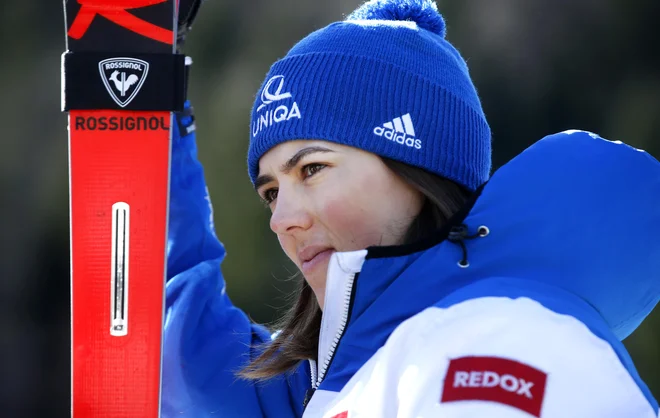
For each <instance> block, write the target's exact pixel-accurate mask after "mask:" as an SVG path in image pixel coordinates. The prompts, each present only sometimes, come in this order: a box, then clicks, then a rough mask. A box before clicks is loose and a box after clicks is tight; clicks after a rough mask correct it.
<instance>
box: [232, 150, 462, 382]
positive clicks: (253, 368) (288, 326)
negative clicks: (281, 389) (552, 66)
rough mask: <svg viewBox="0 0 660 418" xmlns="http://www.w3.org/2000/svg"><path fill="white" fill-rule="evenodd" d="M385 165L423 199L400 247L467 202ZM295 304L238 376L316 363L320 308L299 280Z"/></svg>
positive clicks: (454, 188)
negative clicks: (260, 351) (313, 361)
mask: <svg viewBox="0 0 660 418" xmlns="http://www.w3.org/2000/svg"><path fill="white" fill-rule="evenodd" d="M382 159H383V162H384V163H385V165H386V166H387V167H388V168H389V169H390V170H392V171H393V172H394V173H395V174H397V175H399V176H400V177H401V178H402V179H403V180H404V181H406V182H407V183H408V184H410V185H411V186H412V187H414V188H415V189H417V190H418V191H419V192H421V193H422V194H423V195H424V196H425V199H424V203H423V205H422V209H421V210H420V213H419V214H418V215H417V217H416V218H415V219H414V220H413V222H412V223H411V225H410V227H409V228H408V231H407V232H406V234H405V235H404V237H403V240H402V241H403V242H402V244H407V243H411V242H415V241H418V240H420V239H423V238H426V237H428V236H430V235H431V234H433V232H435V231H437V229H439V228H440V227H442V226H443V225H444V224H446V223H447V220H448V219H449V218H450V217H451V216H452V215H453V214H454V213H456V212H457V211H458V210H459V209H460V208H461V207H462V206H463V205H464V204H465V203H466V201H467V200H468V198H469V196H470V192H469V191H468V190H467V189H465V188H464V187H462V186H460V185H459V184H457V183H454V182H453V181H450V180H447V179H445V178H443V177H440V176H437V175H435V174H431V173H429V172H428V171H425V170H423V169H421V168H417V167H413V166H410V165H407V164H404V163H401V162H398V161H394V160H390V159H388V158H382ZM293 296H294V299H295V303H294V304H293V305H292V307H291V308H290V309H289V310H288V311H287V312H286V313H285V315H284V316H283V317H282V318H281V319H280V320H279V321H278V322H277V323H275V324H274V326H273V329H274V330H279V334H278V335H277V337H276V338H275V339H274V340H273V341H272V342H269V343H267V344H264V345H263V346H262V347H260V348H261V349H262V350H263V351H262V353H261V354H260V355H259V356H258V357H257V358H256V359H254V360H253V361H252V362H251V363H249V364H248V365H247V366H246V367H245V368H244V369H243V370H241V371H240V372H239V373H238V376H239V377H242V378H245V379H249V380H267V379H270V378H272V377H275V376H277V375H280V374H283V373H286V372H290V371H293V370H295V368H296V367H297V366H298V364H300V362H301V361H304V360H309V359H314V360H315V359H316V357H317V352H318V341H319V333H320V328H321V308H320V306H319V304H318V301H317V300H316V296H315V295H314V292H312V288H311V287H309V285H308V284H307V282H306V281H305V280H304V278H302V277H300V278H299V284H298V288H297V289H296V291H295V292H294V294H293Z"/></svg>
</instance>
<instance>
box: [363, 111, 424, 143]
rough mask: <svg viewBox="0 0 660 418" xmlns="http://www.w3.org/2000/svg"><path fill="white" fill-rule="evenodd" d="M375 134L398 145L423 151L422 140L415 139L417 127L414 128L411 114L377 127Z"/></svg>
mask: <svg viewBox="0 0 660 418" xmlns="http://www.w3.org/2000/svg"><path fill="white" fill-rule="evenodd" d="M374 134H376V135H378V136H384V137H385V138H387V139H389V140H390V141H394V142H396V143H397V144H401V145H405V146H407V147H414V148H415V149H422V140H421V139H417V138H415V127H414V126H413V123H412V119H411V117H410V113H406V114H405V115H403V116H400V117H396V118H394V119H392V120H391V121H389V122H385V123H384V124H383V125H382V126H376V127H375V128H374Z"/></svg>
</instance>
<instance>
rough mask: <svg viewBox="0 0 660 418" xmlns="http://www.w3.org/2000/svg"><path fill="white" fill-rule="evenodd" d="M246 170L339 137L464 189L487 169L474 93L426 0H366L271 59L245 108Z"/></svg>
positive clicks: (486, 133)
mask: <svg viewBox="0 0 660 418" xmlns="http://www.w3.org/2000/svg"><path fill="white" fill-rule="evenodd" d="M250 125H251V126H250V128H251V133H250V146H249V150H248V170H249V174H250V179H251V180H252V182H253V183H254V182H255V180H256V177H257V175H258V173H259V159H260V158H261V157H262V156H263V155H264V153H266V152H267V151H268V150H269V149H271V148H272V147H273V146H275V145H277V144H279V143H282V142H285V141H289V140H295V139H312V140H313V139H319V140H326V141H331V142H335V143H339V144H343V145H349V146H353V147H356V148H360V149H362V150H365V151H369V152H372V153H374V154H377V155H380V156H382V157H388V158H391V159H393V160H397V161H401V162H403V163H406V164H409V165H412V166H416V167H421V168H423V169H426V170H427V171H430V172H432V173H435V174H437V175H440V176H442V177H445V178H448V179H450V180H453V181H455V182H457V183H459V184H461V185H463V186H465V187H466V188H468V189H470V190H474V189H476V188H477V187H478V186H479V185H481V184H482V183H484V182H485V181H486V180H487V179H488V177H489V175H490V169H491V146H490V141H491V136H490V128H489V126H488V123H487V122H486V117H485V116H484V113H483V110H482V108H481V103H480V101H479V97H478V95H477V91H476V89H475V87H474V85H473V84H472V81H471V80H470V75H469V73H468V68H467V65H466V63H465V61H464V60H463V58H462V57H461V55H460V54H459V52H458V51H457V50H456V49H455V48H454V47H453V46H452V45H451V44H450V43H449V42H448V41H447V40H445V22H444V20H443V18H442V16H441V15H440V14H439V13H438V10H437V8H436V5H435V3H434V2H433V1H431V0H372V1H368V2H367V3H365V4H363V5H362V6H361V7H359V8H358V9H357V10H355V11H354V12H353V13H352V14H351V15H349V16H348V17H347V18H346V20H344V21H341V22H335V23H332V24H330V25H328V26H326V27H325V28H323V29H320V30H318V31H315V32H313V33H311V34H310V35H308V36H307V37H305V38H304V39H303V40H301V41H300V42H298V43H297V44H296V45H295V46H294V47H293V48H292V49H291V50H290V51H289V52H288V54H287V55H286V56H285V57H284V58H282V59H280V60H278V61H277V62H276V63H275V64H273V65H272V67H271V68H270V71H269V73H268V75H267V76H266V78H265V80H264V82H263V84H262V86H261V89H260V90H259V93H258V94H257V96H256V100H255V103H254V107H253V109H252V115H251V123H250Z"/></svg>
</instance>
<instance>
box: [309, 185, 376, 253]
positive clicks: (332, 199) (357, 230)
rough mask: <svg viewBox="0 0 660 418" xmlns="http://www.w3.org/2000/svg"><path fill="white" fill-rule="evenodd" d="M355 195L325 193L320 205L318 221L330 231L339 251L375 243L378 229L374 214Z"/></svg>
mask: <svg viewBox="0 0 660 418" xmlns="http://www.w3.org/2000/svg"><path fill="white" fill-rule="evenodd" d="M361 203H362V202H360V199H359V197H358V196H352V197H351V196H327V195H326V197H325V198H324V204H323V207H322V208H320V212H321V213H320V216H319V218H321V222H322V223H323V224H324V225H325V227H326V228H327V229H328V231H329V232H330V233H331V234H332V236H333V237H334V239H335V240H336V241H338V242H337V244H336V246H337V247H338V248H337V249H338V250H340V251H353V250H359V249H363V248H365V247H368V246H370V245H377V244H378V242H379V240H380V235H381V228H380V227H379V226H378V221H377V220H378V216H377V213H374V212H373V211H370V210H369V208H368V207H365V206H364V205H362V204H361Z"/></svg>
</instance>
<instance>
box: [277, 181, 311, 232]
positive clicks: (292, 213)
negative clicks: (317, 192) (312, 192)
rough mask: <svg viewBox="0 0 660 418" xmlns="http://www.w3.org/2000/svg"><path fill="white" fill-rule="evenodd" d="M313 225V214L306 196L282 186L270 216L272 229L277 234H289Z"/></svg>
mask: <svg viewBox="0 0 660 418" xmlns="http://www.w3.org/2000/svg"><path fill="white" fill-rule="evenodd" d="M311 225H312V216H311V214H310V213H309V210H308V209H307V208H306V205H305V204H304V198H303V197H301V196H297V195H296V194H295V193H294V192H293V191H287V190H283V189H282V188H280V190H279V191H278V193H277V201H276V202H275V208H274V209H273V213H272V215H271V217H270V229H272V230H273V232H275V233H276V234H287V233H292V232H295V231H296V230H306V229H308V228H309V227H310V226H311Z"/></svg>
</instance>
